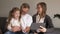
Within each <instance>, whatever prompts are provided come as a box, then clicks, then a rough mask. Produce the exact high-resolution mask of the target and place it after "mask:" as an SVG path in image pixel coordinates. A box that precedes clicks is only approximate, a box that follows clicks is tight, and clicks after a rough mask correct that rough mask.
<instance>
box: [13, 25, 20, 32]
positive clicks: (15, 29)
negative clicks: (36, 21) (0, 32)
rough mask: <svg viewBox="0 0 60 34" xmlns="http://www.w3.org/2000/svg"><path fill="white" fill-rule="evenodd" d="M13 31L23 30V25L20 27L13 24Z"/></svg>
mask: <svg viewBox="0 0 60 34" xmlns="http://www.w3.org/2000/svg"><path fill="white" fill-rule="evenodd" d="M12 31H13V32H17V31H21V27H19V26H13V27H12Z"/></svg>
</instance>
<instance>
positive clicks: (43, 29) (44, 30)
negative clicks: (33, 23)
mask: <svg viewBox="0 0 60 34" xmlns="http://www.w3.org/2000/svg"><path fill="white" fill-rule="evenodd" d="M40 27H41V28H42V29H41V28H40V29H39V30H40V32H46V30H47V29H46V28H44V27H42V26H40Z"/></svg>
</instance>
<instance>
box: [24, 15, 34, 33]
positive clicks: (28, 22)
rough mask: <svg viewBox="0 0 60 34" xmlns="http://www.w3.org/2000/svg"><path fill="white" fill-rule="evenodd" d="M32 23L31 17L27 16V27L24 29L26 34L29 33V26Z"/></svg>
mask: <svg viewBox="0 0 60 34" xmlns="http://www.w3.org/2000/svg"><path fill="white" fill-rule="evenodd" d="M32 22H33V20H32V17H31V16H29V17H28V18H27V20H26V23H27V24H26V25H27V27H26V29H25V30H26V32H29V31H30V26H31V24H32Z"/></svg>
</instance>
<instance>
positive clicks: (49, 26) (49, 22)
mask: <svg viewBox="0 0 60 34" xmlns="http://www.w3.org/2000/svg"><path fill="white" fill-rule="evenodd" d="M36 16H37V14H35V15H33V23H36ZM44 23H46V28H53V24H52V20H51V18H50V17H49V16H48V15H46V16H45V19H44Z"/></svg>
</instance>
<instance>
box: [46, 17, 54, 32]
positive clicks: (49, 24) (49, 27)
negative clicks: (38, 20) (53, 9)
mask: <svg viewBox="0 0 60 34" xmlns="http://www.w3.org/2000/svg"><path fill="white" fill-rule="evenodd" d="M46 27H47V32H52V31H53V30H54V26H53V23H52V19H51V18H50V17H49V16H47V17H46Z"/></svg>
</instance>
